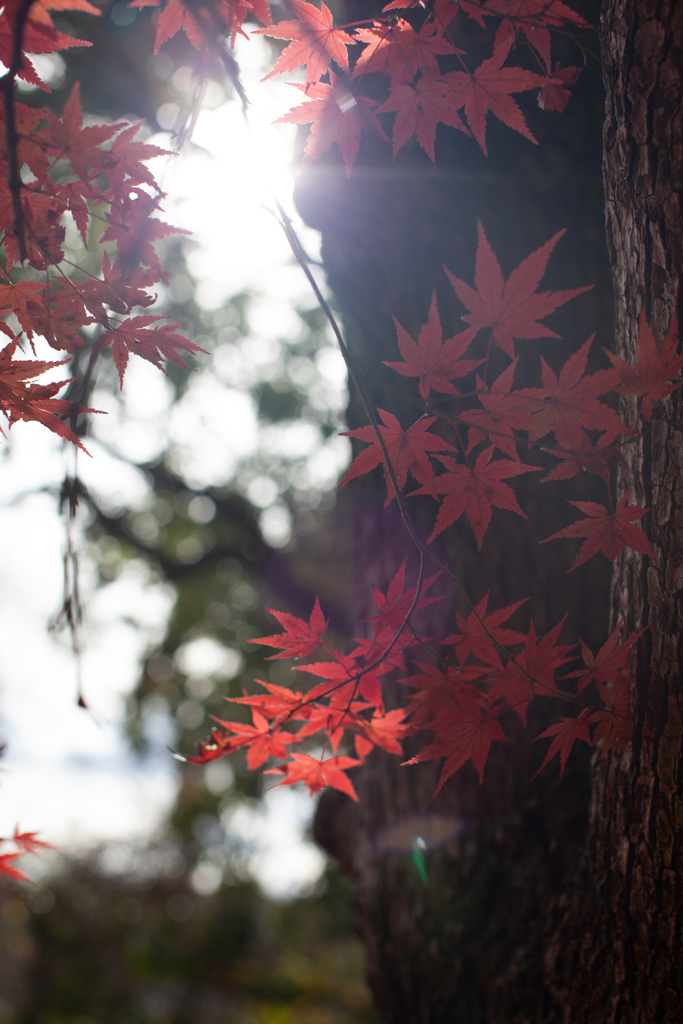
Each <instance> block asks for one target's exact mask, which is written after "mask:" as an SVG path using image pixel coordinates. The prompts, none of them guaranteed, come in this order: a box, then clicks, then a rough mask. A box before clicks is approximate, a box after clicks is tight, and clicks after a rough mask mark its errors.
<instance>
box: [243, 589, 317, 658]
mask: <svg viewBox="0 0 683 1024" xmlns="http://www.w3.org/2000/svg"><path fill="white" fill-rule="evenodd" d="M268 611H269V612H270V614H271V615H274V616H275V618H276V619H277V621H278V622H279V623H280V625H281V626H283V627H284V629H285V632H284V633H276V634H275V635H274V636H261V637H254V639H253V640H250V641H249V643H251V644H266V645H267V646H268V647H281V648H282V651H280V653H279V654H273V655H272V657H271V658H269V659H268V661H272V660H274V659H276V658H302V657H304V656H305V655H306V654H311V653H312V651H314V650H315V649H316V647H317V646H318V645H319V643H320V641H321V640H322V638H323V636H324V635H325V631H326V629H327V622H326V620H325V618H324V616H323V613H322V609H321V607H320V601H319V600H318V598H317V597H316V599H315V604H314V605H313V611H312V612H311V618H310V621H309V622H304V620H303V619H299V618H297V616H296V615H290V614H289V613H288V612H277V611H275V609H274V608H268Z"/></svg>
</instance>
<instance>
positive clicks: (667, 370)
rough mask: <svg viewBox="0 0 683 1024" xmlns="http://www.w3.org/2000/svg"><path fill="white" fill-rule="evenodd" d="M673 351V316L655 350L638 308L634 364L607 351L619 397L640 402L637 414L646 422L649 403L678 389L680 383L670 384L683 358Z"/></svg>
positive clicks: (649, 414) (675, 325) (675, 347)
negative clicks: (617, 380) (619, 378)
mask: <svg viewBox="0 0 683 1024" xmlns="http://www.w3.org/2000/svg"><path fill="white" fill-rule="evenodd" d="M605 351H607V350H605ZM677 351H678V322H677V318H676V315H675V314H674V318H673V320H672V321H671V326H670V328H669V331H668V333H667V336H666V338H665V339H664V341H663V342H662V344H661V346H660V347H659V348H658V347H657V342H656V341H655V336H654V334H653V333H652V331H651V330H650V327H649V325H648V323H647V321H646V319H645V312H644V310H642V309H641V311H640V324H639V327H638V348H637V350H636V361H635V363H634V365H633V366H631V365H630V364H629V363H627V362H625V361H624V360H623V359H620V358H619V357H618V356H615V355H614V353H612V352H607V356H608V358H609V359H610V361H611V363H612V365H613V366H614V367H615V369H616V371H617V373H618V374H619V376H620V377H621V386H620V388H619V390H620V392H621V393H622V395H637V396H638V397H640V398H642V399H643V403H642V408H641V412H642V414H643V416H644V418H645V419H646V420H647V422H648V423H649V422H650V419H651V417H652V402H653V401H656V400H657V399H658V398H666V397H667V396H668V395H670V394H671V392H672V391H675V389H676V388H678V387H680V386H681V382H680V381H676V382H674V383H671V382H672V381H673V380H674V378H675V377H677V376H678V374H679V373H680V370H681V367H682V366H683V355H680V356H677V355H676V352H677Z"/></svg>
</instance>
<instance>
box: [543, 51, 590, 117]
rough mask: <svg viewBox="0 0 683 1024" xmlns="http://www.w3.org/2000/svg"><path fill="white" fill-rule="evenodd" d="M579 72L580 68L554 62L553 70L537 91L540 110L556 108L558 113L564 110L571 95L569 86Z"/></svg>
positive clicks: (572, 83) (575, 79)
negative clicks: (564, 66) (567, 66)
mask: <svg viewBox="0 0 683 1024" xmlns="http://www.w3.org/2000/svg"><path fill="white" fill-rule="evenodd" d="M580 74H581V68H574V67H571V68H563V67H562V66H561V65H560V64H559V63H556V64H555V70H554V71H553V73H552V75H549V76H548V78H547V80H546V83H545V85H543V86H541V88H540V90H539V93H538V105H539V107H540V108H541V110H556V111H557V112H558V113H560V114H561V113H562V112H563V111H565V110H566V109H567V104H568V103H569V100H570V99H571V95H572V94H571V90H570V88H569V86H570V85H574V83H575V82H576V81H577V80H578V77H579V75H580Z"/></svg>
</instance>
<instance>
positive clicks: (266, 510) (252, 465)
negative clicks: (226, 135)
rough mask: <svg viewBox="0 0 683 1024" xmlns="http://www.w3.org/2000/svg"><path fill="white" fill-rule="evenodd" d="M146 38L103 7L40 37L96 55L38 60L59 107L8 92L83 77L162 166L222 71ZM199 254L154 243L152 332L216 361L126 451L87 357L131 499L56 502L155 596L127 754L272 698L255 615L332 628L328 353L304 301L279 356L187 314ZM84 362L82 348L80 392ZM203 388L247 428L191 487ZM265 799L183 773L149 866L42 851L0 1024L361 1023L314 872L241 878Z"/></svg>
mask: <svg viewBox="0 0 683 1024" xmlns="http://www.w3.org/2000/svg"><path fill="white" fill-rule="evenodd" d="M153 19H154V12H153V11H150V10H146V11H134V10H132V9H131V8H130V7H128V6H127V5H126V3H123V2H118V0H117V2H115V3H112V4H105V5H104V6H103V7H102V17H101V18H99V19H93V18H90V17H88V18H86V17H81V16H80V15H78V14H73V15H72V14H69V15H68V17H67V19H66V20H65V21H64V22H63V23H60V22H57V27H58V28H61V29H63V30H65V31H68V32H70V33H71V34H75V35H80V36H83V37H85V38H88V39H90V40H91V41H92V42H93V46H92V48H91V49H82V50H81V49H79V50H77V51H76V52H75V53H69V52H68V51H67V52H65V53H64V54H63V56H51V57H47V58H39V60H38V64H39V69H40V71H41V73H42V74H44V75H45V76H46V77H47V78H48V79H49V81H50V85H51V87H52V92H51V93H50V94H49V95H46V94H43V93H42V92H39V91H38V90H28V89H25V90H23V92H22V95H21V100H22V102H25V103H29V104H34V105H38V106H42V105H45V104H48V105H50V106H51V107H53V109H55V110H56V111H57V112H61V108H62V106H63V104H64V102H65V100H66V97H67V96H68V95H69V93H70V91H71V88H72V85H73V83H74V82H77V81H78V82H80V84H81V98H82V104H83V109H84V110H85V111H87V112H89V113H90V114H92V115H95V116H98V117H107V118H112V119H121V118H126V117H127V118H143V119H144V120H145V121H146V124H147V126H148V127H147V129H143V132H144V131H145V130H147V133H148V135H149V134H154V133H157V132H159V131H166V132H169V135H168V140H169V148H172V147H173V139H172V136H171V134H170V131H171V130H172V129H173V128H174V126H176V127H177V126H179V125H180V126H182V125H186V126H187V125H188V124H189V122H191V120H192V117H193V115H194V111H195V109H196V104H197V102H198V101H199V99H200V98H201V97H202V95H203V96H204V97H205V98H208V101H209V102H210V103H211V105H212V106H214V107H215V106H219V105H220V104H221V103H222V102H224V101H225V100H226V99H228V98H229V97H230V95H232V96H233V98H234V90H232V89H231V87H230V86H229V84H227V85H226V76H225V69H224V68H223V67H211V66H199V67H198V66H197V55H196V53H195V52H194V51H193V50H191V48H190V47H189V45H187V43H186V40H185V38H184V36H183V35H182V34H180V33H179V34H178V35H177V36H176V37H175V38H174V39H173V40H172V41H171V42H170V43H169V44H167V45H166V46H165V47H164V50H163V52H162V53H161V54H159V55H157V56H153V55H152V53H153V38H154V27H153ZM237 101H238V100H237V99H235V102H237ZM155 141H157V140H155ZM188 145H190V146H191V143H188ZM226 201H229V199H226ZM71 246H72V248H71V252H70V253H69V257H70V259H72V261H73V262H74V264H76V266H78V264H79V260H80V261H81V264H82V265H83V261H86V260H87V256H86V254H85V253H84V252H83V251H81V252H80V253H79V251H78V241H77V239H71ZM192 246H193V243H192V242H191V241H189V240H188V239H185V238H183V237H182V236H180V237H178V236H176V237H171V238H170V239H168V240H167V241H166V242H165V243H162V245H161V246H160V247H159V248H160V251H161V256H162V265H163V266H164V267H165V268H166V269H167V270H168V271H169V283H168V286H167V287H163V286H160V287H159V292H160V299H159V303H158V304H157V306H155V308H154V312H162V313H165V314H167V315H168V316H169V317H170V318H171V320H172V321H176V320H177V321H182V322H183V323H184V325H185V328H186V331H187V334H188V336H189V337H190V338H192V339H193V340H194V341H196V342H197V343H198V344H200V345H202V346H203V347H204V348H206V349H207V350H208V351H209V352H210V358H209V359H207V360H205V361H204V364H203V365H202V366H200V368H199V369H198V370H197V371H194V372H190V371H183V370H181V369H179V368H178V367H175V366H170V367H169V372H168V377H167V382H166V385H164V387H165V391H164V392H163V396H162V398H163V400H162V401H161V413H162V415H161V417H160V419H161V421H163V422H162V425H161V426H160V427H159V428H158V429H157V432H156V434H154V431H153V430H152V434H151V436H152V439H151V440H149V438H148V440H147V441H146V442H144V443H140V445H139V451H138V453H137V455H136V453H135V443H136V440H138V435H136V430H138V426H139V425H138V423H137V421H136V419H135V415H134V414H131V410H130V409H129V408H128V406H127V396H126V390H125V388H124V392H123V394H120V393H119V388H118V380H117V378H116V374H115V371H114V367H113V364H112V363H111V362H110V361H105V360H100V364H99V365H98V369H97V375H96V381H95V384H94V389H93V393H92V396H91V397H90V398H89V399H88V401H87V402H86V404H91V403H92V404H94V405H95V407H97V408H104V409H106V410H107V412H108V413H109V415H108V417H106V421H107V422H106V423H105V424H104V425H102V424H101V423H97V424H93V423H92V422H89V423H88V424H87V425H86V427H85V430H86V434H87V435H88V436H89V437H90V443H92V441H93V437H94V441H95V442H96V445H97V450H98V452H99V453H102V452H105V453H108V455H109V456H110V458H111V460H112V461H111V465H112V466H114V465H116V466H117V467H119V469H120V470H121V472H123V470H124V468H125V473H123V476H122V477H121V479H125V480H128V481H130V480H132V481H133V486H132V487H127V486H124V485H123V484H121V483H117V476H116V474H113V476H112V478H111V479H110V480H109V481H108V482H106V483H104V484H101V485H99V486H97V485H95V486H93V485H92V484H89V483H88V482H86V481H85V480H84V479H82V478H79V479H77V480H76V481H75V482H74V481H72V482H70V483H69V485H68V491H69V494H70V495H71V496H73V495H74V494H75V493H76V494H77V496H78V511H77V514H76V523H77V527H78V535H79V538H80V539H79V546H80V550H79V558H80V560H81V563H82V564H83V565H84V566H86V568H87V569H88V571H89V572H90V575H91V576H92V581H91V584H90V585H91V587H92V589H93V590H95V589H97V588H99V589H100V590H101V589H103V588H105V589H106V588H107V587H111V586H113V585H114V584H116V582H117V581H119V580H121V579H122V578H124V577H126V574H128V576H130V575H131V573H132V574H133V575H134V576H136V578H137V579H138V581H142V585H144V586H149V587H152V588H161V589H162V591H163V593H164V594H165V596H166V599H167V604H168V608H169V614H168V619H167V623H166V626H165V629H164V630H163V635H159V636H157V637H155V638H154V641H153V642H150V644H149V646H148V648H147V650H146V652H145V654H144V659H143V663H142V665H141V669H140V677H139V680H138V683H137V685H136V687H135V688H134V690H133V691H132V692H131V694H130V696H129V699H128V706H127V721H126V729H127V733H128V736H129V739H130V743H131V745H132V746H133V748H134V749H135V750H137V751H138V752H139V753H140V755H141V756H142V755H143V754H144V752H145V750H146V748H147V747H148V746H149V745H150V743H152V742H155V743H157V744H158V743H159V741H160V739H161V740H162V741H163V742H165V743H167V745H168V746H169V747H171V748H173V749H174V750H176V751H181V752H185V753H191V752H192V751H193V749H194V746H195V744H196V742H197V740H198V739H201V738H205V737H206V735H207V733H208V730H209V728H210V724H211V723H210V720H209V716H210V715H211V714H216V715H218V716H220V717H231V718H233V717H235V718H236V717H238V716H240V715H243V712H244V709H242V708H240V707H238V706H236V705H232V706H231V708H230V713H229V714H226V705H225V704H224V702H223V698H224V697H226V696H238V695H239V694H240V693H241V691H242V688H243V687H244V686H247V687H248V686H250V684H251V683H252V681H253V679H254V678H255V677H261V678H268V679H270V680H272V681H274V682H283V681H284V679H285V676H284V675H283V671H284V670H283V668H282V665H281V663H279V662H277V661H275V662H272V661H271V662H268V661H265V660H264V656H265V655H266V654H267V653H268V650H267V649H265V648H261V647H259V646H258V645H254V644H250V643H249V641H250V640H251V639H252V638H253V637H255V636H258V635H264V634H268V633H271V632H273V630H274V629H275V628H276V624H275V623H274V620H269V617H268V615H267V614H266V612H265V610H264V609H265V607H267V606H269V605H270V606H274V607H279V608H286V609H287V610H288V611H290V612H293V613H295V614H299V615H306V616H308V614H309V613H310V608H311V606H312V603H313V596H314V594H315V593H318V594H320V597H321V600H322V602H323V606H324V607H325V610H326V614H327V615H328V616H330V618H331V620H332V625H333V628H334V629H336V630H338V631H340V632H343V631H344V629H345V626H346V611H345V609H346V608H347V607H348V606H349V604H350V600H349V583H348V581H347V580H346V571H345V564H346V563H345V559H344V541H343V537H340V535H339V533H338V532H335V535H334V540H333V536H332V531H331V526H330V523H329V515H330V511H331V509H332V506H333V501H334V499H333V487H334V484H335V482H336V478H337V476H338V473H339V471H340V470H341V469H342V468H343V462H344V457H345V452H346V448H345V443H344V442H343V441H340V440H339V439H338V438H337V436H336V435H337V432H338V430H339V429H340V417H341V411H342V409H343V405H344V401H345V396H344V392H343V386H340V384H339V377H340V374H339V372H338V369H335V367H332V370H329V366H330V360H332V362H334V350H333V349H332V347H331V344H330V341H329V339H328V337H327V334H326V332H325V325H324V321H323V318H322V316H321V314H320V311H319V310H318V309H316V308H311V306H310V305H309V307H306V306H305V305H304V306H303V307H302V308H300V309H297V310H296V314H295V318H294V324H292V323H291V322H290V323H289V326H288V330H287V332H286V336H283V337H278V336H277V333H275V334H274V335H272V336H270V337H269V338H268V339H267V340H265V341H264V340H263V338H259V337H258V336H257V335H258V332H255V331H254V330H253V329H252V321H253V317H254V312H255V311H256V312H258V303H259V298H258V295H252V294H246V293H242V294H239V295H236V296H233V297H232V298H231V299H230V300H228V301H227V302H225V303H223V304H222V305H220V306H219V307H218V308H213V309H210V310H207V309H203V308H201V306H200V304H199V302H198V301H197V295H196V282H195V280H194V278H193V274H192V272H191V270H190V268H189V266H188V256H189V254H191V252H192ZM74 274H75V276H76V277H77V276H78V270H77V269H76V270H74ZM266 284H267V283H266ZM290 321H291V317H290ZM91 340H92V339H90V342H91ZM87 356H88V343H87V341H86V345H85V346H84V349H83V351H82V352H81V353H79V354H78V356H77V357H75V359H74V366H73V372H74V374H79V373H82V371H83V367H84V360H87ZM326 366H327V367H328V372H327V373H326V372H325V371H326ZM335 374H336V379H335ZM203 384H205V385H206V386H207V387H210V388H212V389H213V392H212V393H216V394H218V396H219V398H220V394H219V390H220V388H223V389H224V390H225V398H224V401H225V402H226V403H227V402H228V401H230V396H231V395H234V393H235V391H236V390H239V391H240V392H241V393H242V395H243V396H246V397H245V398H244V401H248V403H250V406H251V409H252V410H253V412H254V414H255V419H256V422H257V430H256V433H257V437H256V441H255V443H254V444H253V446H252V448H251V450H250V451H249V452H248V453H247V454H246V455H243V456H242V457H238V458H234V459H232V460H230V459H225V460H224V461H221V460H218V468H217V469H216V470H215V472H207V471H206V469H203V470H201V469H200V470H198V467H197V460H198V455H197V449H198V447H201V446H202V445H203V444H204V445H206V446H208V447H209V448H210V446H211V443H212V442H211V439H210V438H208V439H205V438H203V437H202V436H196V434H195V435H194V436H192V434H193V431H192V425H193V423H194V424H195V426H197V416H196V412H195V414H194V415H195V419H194V421H193V419H192V415H193V414H192V412H190V414H189V416H188V414H185V419H184V420H182V425H181V426H180V427H178V428H176V429H171V427H170V426H169V424H171V426H172V419H173V415H174V409H178V408H181V406H182V403H183V402H184V401H186V400H187V396H188V393H189V392H190V391H191V390H192V389H193V388H195V389H197V391H198V393H199V394H201V387H202V386H203ZM81 400H82V399H81ZM200 404H201V400H200ZM195 409H196V403H195ZM102 419H103V420H104V419H105V418H104V417H103V418H102ZM188 424H189V426H188ZM199 426H201V424H199ZM148 427H149V424H148ZM150 429H151V428H150ZM197 429H199V427H197ZM93 432H94V434H93ZM148 433H149V430H148ZM188 433H189V435H190V436H187V435H188ZM86 443H88V442H87V441H86ZM213 443H214V444H216V445H219V443H220V438H218V439H217V440H216V439H214V441H213ZM209 456H210V452H209ZM100 457H101V456H100ZM96 458H97V454H96ZM316 459H317V461H318V467H317V469H316V468H315V467H313V468H311V467H312V460H313V461H315V460H316ZM106 472H107V470H106V468H105V475H106ZM126 474H127V475H126ZM131 493H134V494H135V500H134V501H131V500H130V497H129V495H130V494H131ZM84 713H85V712H84ZM168 756H169V757H170V756H171V755H170V753H169V755H168ZM259 786H260V783H259V780H258V779H257V778H256V777H255V776H254V775H253V774H252V773H249V772H247V770H246V766H245V764H244V762H243V760H242V761H241V760H240V758H239V757H236V758H233V759H232V760H231V763H230V765H227V764H224V763H222V762H221V763H216V764H212V765H209V766H206V767H195V766H183V767H182V769H180V771H179V780H178V791H177V799H176V802H175V806H174V807H173V809H172V811H171V813H170V815H169V816H168V820H167V821H166V822H165V823H164V826H163V828H162V829H161V830H160V831H158V832H157V834H156V835H155V837H154V838H153V840H150V843H149V845H147V846H146V847H144V848H136V847H134V846H130V845H122V846H121V848H120V849H119V848H118V847H116V846H115V845H110V846H108V847H107V848H103V849H101V850H95V851H92V852H91V853H89V854H88V855H84V856H81V857H72V858H69V857H67V856H65V855H63V854H60V855H58V856H55V857H53V858H52V859H50V856H49V855H47V862H48V870H47V873H46V874H45V875H44V876H43V877H42V878H41V880H40V881H39V882H37V883H36V884H34V885H31V886H24V885H22V884H16V885H15V884H14V883H11V882H10V883H7V882H6V883H4V885H3V888H2V890H1V891H0V950H1V955H2V958H3V963H4V970H3V972H2V980H0V1021H11V1022H16V1024H29V1022H30V1024H67V1022H69V1024H123V1022H125V1024H138V1022H139V1024H143V1022H144V1024H146V1022H150V1024H152V1022H169V1024H171V1022H172V1024H182V1022H186V1021H187V1022H190V1021H193V1022H195V1021H198V1020H201V1021H202V1022H203V1024H213V1022H216V1024H219V1022H221V1024H222V1022H225V1024H228V1022H230V1024H251V1022H258V1024H290V1022H291V1024H294V1022H296V1024H342V1022H349V1024H353V1022H358V1024H362V1022H369V1021H371V1020H373V1019H374V1017H373V1014H372V1011H371V1009H370V1005H369V997H368V993H367V990H366V988H365V985H364V981H363V964H362V954H361V946H360V943H359V942H358V941H357V940H356V938H355V937H354V935H353V932H352V922H351V915H352V911H351V909H350V901H349V897H348V893H347V891H346V886H345V883H344V881H343V880H342V879H341V877H340V876H339V875H337V874H336V873H334V872H333V871H330V870H327V871H326V872H325V873H324V874H323V876H322V877H320V876H319V871H318V872H314V875H315V877H316V878H317V880H316V881H315V883H314V884H313V885H312V886H309V887H308V888H309V891H308V892H306V891H305V888H306V887H305V886H304V887H303V890H304V895H301V896H300V897H299V898H298V899H290V900H289V901H287V900H282V901H280V902H275V901H273V900H268V899H267V898H266V897H265V896H264V894H263V893H262V892H261V891H260V890H259V888H258V886H257V885H256V883H255V881H254V878H253V870H252V867H251V859H250V853H249V848H248V843H246V844H245V841H244V838H243V836H244V834H245V833H244V828H243V829H242V832H241V833H234V834H233V829H232V823H233V822H234V821H235V820H236V818H235V815H239V814H242V816H243V817H244V815H246V816H247V819H248V820H249V821H251V826H250V827H251V828H252V830H253V829H256V830H258V828H259V827H260V825H259V822H261V823H262V822H263V821H264V818H263V813H264V812H263V809H262V808H261V804H260V795H259ZM103 799H105V800H106V794H105V795H104V796H103ZM292 806H293V811H292V813H293V815H294V816H296V815H297V814H298V815H300V808H296V809H295V808H294V805H292ZM247 831H248V830H247ZM240 835H241V836H242V838H239V836H240ZM304 874H305V872H304Z"/></svg>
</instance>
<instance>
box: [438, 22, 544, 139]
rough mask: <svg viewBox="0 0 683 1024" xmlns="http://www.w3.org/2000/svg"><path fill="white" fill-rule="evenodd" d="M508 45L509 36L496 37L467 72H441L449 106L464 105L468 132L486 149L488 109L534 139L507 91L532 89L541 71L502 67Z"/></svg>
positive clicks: (509, 125)
mask: <svg viewBox="0 0 683 1024" xmlns="http://www.w3.org/2000/svg"><path fill="white" fill-rule="evenodd" d="M511 45H512V38H511V37H508V39H507V41H505V39H499V38H498V37H496V44H495V46H494V50H493V54H492V56H491V57H489V58H488V59H487V60H485V61H483V62H482V63H481V64H480V65H479V67H478V68H476V70H475V71H474V72H473V73H472V74H470V73H469V72H467V71H450V72H448V73H447V74H445V75H443V81H444V82H446V83H448V86H449V88H450V89H451V90H452V92H453V100H452V107H453V109H459V108H460V107H464V108H465V117H466V119H467V124H468V125H469V127H470V130H471V132H472V134H473V135H474V137H475V139H476V140H477V142H478V143H479V145H480V146H481V148H482V150H483V151H484V153H487V152H488V151H487V149H486V115H487V114H488V112H489V111H491V113H492V114H494V115H495V116H496V117H497V118H498V119H499V120H500V121H502V122H503V123H504V124H506V125H507V126H508V127H509V128H512V129H514V131H516V132H519V133H520V135H523V136H524V137H525V138H527V139H529V141H530V142H533V143H535V142H536V139H535V138H534V136H533V135H532V134H531V132H530V131H529V129H528V127H527V124H526V121H525V120H524V117H523V115H522V111H521V110H520V108H519V107H518V105H517V103H516V102H515V100H513V98H512V96H511V95H510V94H511V93H513V92H522V91H523V90H525V89H535V88H537V87H538V86H539V85H543V82H544V79H543V76H542V75H537V74H536V73H535V72H533V71H525V70H524V68H518V67H503V64H504V63H505V61H506V59H507V56H508V54H509V52H510V47H511Z"/></svg>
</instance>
